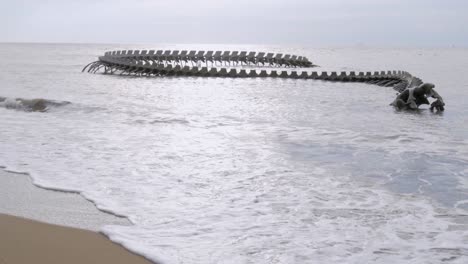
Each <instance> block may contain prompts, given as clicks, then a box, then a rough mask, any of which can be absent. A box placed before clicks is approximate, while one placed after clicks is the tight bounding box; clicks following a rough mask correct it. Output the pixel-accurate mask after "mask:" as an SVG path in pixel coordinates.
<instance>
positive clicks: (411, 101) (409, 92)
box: [390, 83, 445, 111]
mask: <svg viewBox="0 0 468 264" xmlns="http://www.w3.org/2000/svg"><path fill="white" fill-rule="evenodd" d="M434 87H435V85H434V84H432V83H423V84H421V85H419V86H418V87H413V88H408V89H405V90H404V91H403V92H401V93H400V94H399V95H398V96H397V98H396V99H395V100H394V101H393V102H392V103H391V104H390V105H392V106H394V107H396V108H397V109H403V110H416V109H418V107H419V106H420V105H422V104H429V100H427V97H429V96H430V97H432V98H436V99H437V100H436V101H434V102H433V103H432V104H431V107H430V109H431V111H434V109H436V110H437V111H444V106H445V103H444V100H443V99H442V96H440V95H439V94H438V93H437V92H436V91H435V90H434Z"/></svg>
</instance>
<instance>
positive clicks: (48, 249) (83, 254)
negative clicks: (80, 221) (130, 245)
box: [0, 214, 151, 264]
mask: <svg viewBox="0 0 468 264" xmlns="http://www.w3.org/2000/svg"><path fill="white" fill-rule="evenodd" d="M0 263H1V264H16V263H18V264H19V263H44V264H46V263H47V264H52V263H69V264H73V263H77V264H78V263H114V264H117V263H126V264H128V263H135V264H138V263H151V262H149V261H147V260H146V259H144V258H143V257H141V256H137V255H135V254H132V253H130V252H128V251H127V250H126V249H124V248H123V247H121V246H119V245H117V244H114V243H112V242H111V241H110V240H108V239H107V238H106V237H105V236H104V235H102V234H99V233H96V232H92V231H88V230H82V229H76V228H69V227H63V226H58V225H51V224H45V223H41V222H37V221H33V220H28V219H24V218H19V217H15V216H10V215H5V214H0Z"/></svg>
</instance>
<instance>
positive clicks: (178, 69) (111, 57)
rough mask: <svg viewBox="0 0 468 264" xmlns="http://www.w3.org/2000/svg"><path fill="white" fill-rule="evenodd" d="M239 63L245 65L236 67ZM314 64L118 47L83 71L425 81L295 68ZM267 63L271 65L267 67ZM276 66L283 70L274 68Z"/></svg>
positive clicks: (400, 74)
mask: <svg viewBox="0 0 468 264" xmlns="http://www.w3.org/2000/svg"><path fill="white" fill-rule="evenodd" d="M239 65H241V66H244V67H243V68H236V66H239ZM314 66H316V65H314V64H312V62H310V61H309V60H308V59H307V58H306V57H303V56H296V55H284V56H283V54H273V53H265V52H258V53H256V52H246V51H243V52H238V51H233V52H230V51H224V52H222V51H216V52H213V51H207V52H205V51H190V52H188V51H185V50H184V51H180V52H179V51H178V50H174V51H170V50H166V51H162V50H158V51H154V50H149V51H147V50H141V51H140V50H122V51H120V50H119V51H109V52H106V53H105V54H104V56H101V57H99V60H98V61H95V62H92V63H90V64H88V65H86V66H85V67H84V68H83V70H82V71H83V72H84V71H88V72H90V73H96V72H99V71H102V72H103V73H105V74H128V75H138V76H200V77H230V78H268V77H270V78H293V79H312V80H322V81H335V82H363V83H369V84H375V85H379V86H385V87H393V88H394V89H395V90H396V91H398V92H402V91H404V90H405V89H406V88H411V87H416V86H419V85H420V84H422V81H421V79H419V78H416V77H413V76H412V75H411V74H409V73H408V72H405V71H380V72H374V73H372V72H358V73H356V72H349V73H347V72H341V73H340V74H338V73H337V72H330V73H327V72H321V73H320V74H319V73H318V72H316V71H301V72H299V71H295V70H292V69H293V68H311V67H314ZM267 67H268V68H270V69H269V70H268V71H267V70H266V68H267ZM245 68H248V69H245ZM262 68H263V69H262ZM271 68H273V69H271ZM275 68H279V69H281V70H275ZM287 69H288V70H287ZM258 70H259V71H258Z"/></svg>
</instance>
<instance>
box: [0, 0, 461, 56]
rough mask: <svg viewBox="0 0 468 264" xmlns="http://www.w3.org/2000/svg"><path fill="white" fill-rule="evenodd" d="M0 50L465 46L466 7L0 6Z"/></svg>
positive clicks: (22, 0)
mask: <svg viewBox="0 0 468 264" xmlns="http://www.w3.org/2000/svg"><path fill="white" fill-rule="evenodd" d="M0 4H1V5H0V6H1V9H0V23H1V26H0V42H67V43H69V42H79V43H233V44H240V43H245V44H299V45H312V46H326V45H334V46H347V45H358V44H362V45H388V46H395V45H397V46H452V45H454V46H465V47H466V46H468V29H467V28H468V15H467V13H468V0H445V1H443V0H112V1H111V0H92V1H91V0H76V1H72V0H43V1H40V0H11V1H6V0H0Z"/></svg>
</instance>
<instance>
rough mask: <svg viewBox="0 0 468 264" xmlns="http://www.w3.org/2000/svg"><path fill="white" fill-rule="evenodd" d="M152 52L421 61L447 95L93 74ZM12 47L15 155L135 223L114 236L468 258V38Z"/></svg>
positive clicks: (143, 245) (359, 258)
mask: <svg viewBox="0 0 468 264" xmlns="http://www.w3.org/2000/svg"><path fill="white" fill-rule="evenodd" d="M138 48H142V49H145V48H146V49H182V48H186V49H192V48H193V49H204V50H218V49H219V50H254V51H274V52H276V51H281V52H284V53H288V52H289V53H295V54H300V55H306V56H307V57H308V58H309V59H310V60H311V61H312V62H314V63H315V64H318V65H320V66H321V67H320V68H316V69H315V70H318V71H322V70H323V71H325V70H327V71H328V70H335V71H380V70H406V71H408V72H410V73H412V74H413V75H415V76H418V77H420V78H422V79H423V80H424V81H428V82H433V83H435V84H436V90H437V91H438V92H439V93H440V94H441V95H442V96H443V97H444V99H445V101H446V104H447V106H446V111H445V112H443V113H440V114H435V113H431V112H430V111H429V110H427V107H422V108H423V109H421V110H420V111H417V112H399V111H395V110H394V109H392V108H391V107H390V106H388V104H389V103H390V102H391V101H392V100H393V99H394V97H395V91H393V90H392V89H391V88H383V87H378V86H372V85H367V84H359V83H337V82H321V81H313V80H285V79H260V78H258V79H229V78H196V77H165V78H146V77H141V78H137V77H128V76H111V75H102V74H95V75H92V74H88V73H81V69H82V67H83V66H84V65H86V64H87V63H89V62H91V61H93V60H96V59H97V56H99V55H101V54H103V53H104V51H107V50H114V49H138ZM0 56H1V58H2V63H1V64H0V97H4V98H6V99H5V100H3V102H1V103H0V166H6V167H7V168H8V169H10V170H15V171H19V172H27V173H29V174H30V175H31V176H32V178H33V179H34V182H35V183H36V184H37V185H39V186H43V187H47V188H53V189H60V190H69V191H78V192H81V194H82V195H83V196H85V197H86V198H87V199H90V200H92V201H93V202H94V203H95V204H96V205H97V206H98V208H100V209H102V210H105V211H108V212H112V213H114V214H117V215H122V216H127V217H128V218H129V219H130V220H131V221H132V223H134V225H132V226H115V225H114V226H104V227H102V229H101V231H102V232H104V233H105V234H106V235H108V236H109V237H110V238H111V239H112V240H113V241H115V242H117V243H121V244H123V245H124V246H125V247H127V248H129V249H130V250H132V251H135V252H137V253H139V254H142V255H144V256H146V257H148V258H150V259H152V260H154V261H158V262H161V263H441V262H447V263H467V262H468V103H467V100H468V99H467V98H468V75H466V73H465V71H466V69H467V68H468V60H466V58H467V57H468V50H467V49H409V48H408V49H403V48H399V49H396V48H395V49H391V48H366V47H359V48H334V49H331V48H330V49H317V48H306V47H281V46H233V45H204V46H202V45H185V46H180V45H144V46H142V45H72V44H69V45H65V44H63V45H59V44H0ZM13 98H24V99H33V98H43V99H47V100H54V102H55V103H54V104H50V105H49V106H48V109H47V111H46V112H30V111H28V107H27V106H25V105H20V104H16V103H15V101H14V100H13ZM68 102H69V103H68ZM0 191H1V187H0ZM64 206H66V205H64Z"/></svg>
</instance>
